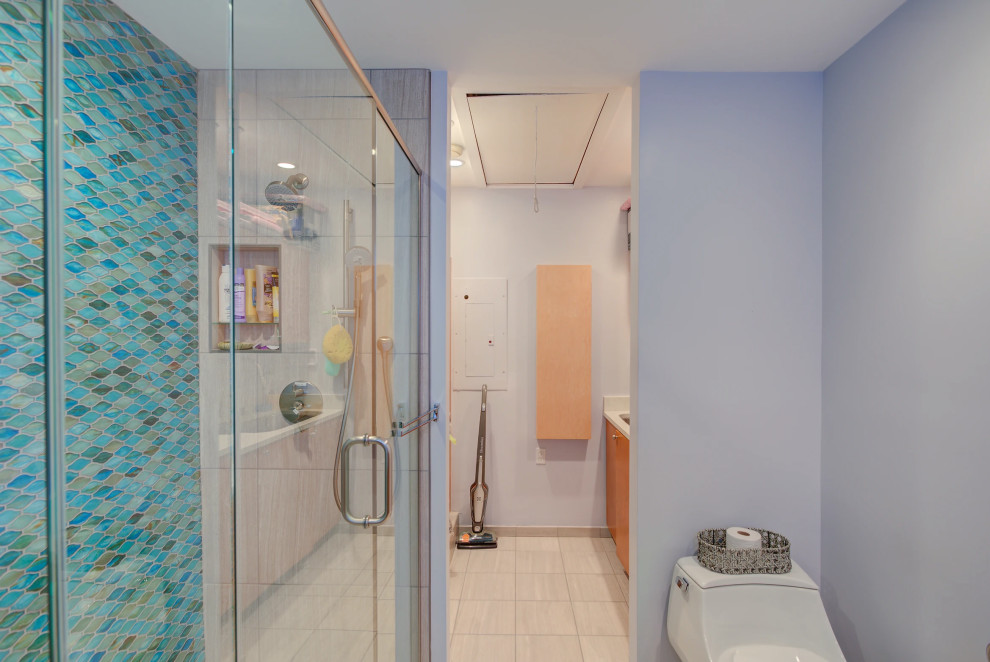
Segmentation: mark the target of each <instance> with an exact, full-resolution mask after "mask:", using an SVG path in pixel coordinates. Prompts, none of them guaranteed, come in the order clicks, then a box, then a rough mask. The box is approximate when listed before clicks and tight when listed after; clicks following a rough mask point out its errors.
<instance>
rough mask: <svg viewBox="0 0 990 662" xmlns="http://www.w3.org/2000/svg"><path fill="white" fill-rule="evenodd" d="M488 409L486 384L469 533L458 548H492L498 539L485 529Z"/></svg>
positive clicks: (460, 540) (463, 536) (484, 386)
mask: <svg viewBox="0 0 990 662" xmlns="http://www.w3.org/2000/svg"><path fill="white" fill-rule="evenodd" d="M487 409H488V385H487V384H485V385H483V386H482V387H481V422H480V424H479V425H478V456H477V458H475V464H474V483H472V484H471V533H464V534H463V535H461V537H460V539H458V541H457V547H458V549H493V548H495V547H498V540H496V538H495V535H494V534H492V533H491V532H488V531H485V509H486V508H487V507H488V485H486V484H485V435H486V433H487V429H486V428H487V419H486V414H487V411H486V410H487Z"/></svg>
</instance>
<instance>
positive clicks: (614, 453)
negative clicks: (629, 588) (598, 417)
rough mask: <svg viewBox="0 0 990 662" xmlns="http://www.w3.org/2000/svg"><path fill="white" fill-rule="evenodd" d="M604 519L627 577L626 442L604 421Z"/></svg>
mask: <svg viewBox="0 0 990 662" xmlns="http://www.w3.org/2000/svg"><path fill="white" fill-rule="evenodd" d="M605 519H606V522H607V523H608V530H609V533H611V534H612V540H614V541H615V553H616V555H617V556H618V557H619V560H620V561H621V562H622V567H623V568H625V569H626V574H629V439H627V438H626V436H625V435H623V434H622V433H621V432H619V430H618V429H616V427H615V426H614V425H612V424H611V423H610V422H608V421H606V422H605Z"/></svg>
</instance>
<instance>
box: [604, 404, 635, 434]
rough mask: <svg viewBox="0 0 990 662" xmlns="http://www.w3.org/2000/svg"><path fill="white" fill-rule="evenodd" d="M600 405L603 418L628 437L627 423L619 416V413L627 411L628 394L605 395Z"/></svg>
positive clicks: (626, 412)
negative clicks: (601, 405) (602, 403)
mask: <svg viewBox="0 0 990 662" xmlns="http://www.w3.org/2000/svg"><path fill="white" fill-rule="evenodd" d="M604 401H605V402H604V406H603V407H602V411H603V414H604V416H605V420H606V421H608V422H609V423H611V424H612V425H614V426H615V429H616V430H618V431H619V432H621V433H622V434H624V435H625V436H626V439H629V424H628V423H626V422H625V421H624V420H622V419H621V418H619V415H620V414H628V413H629V396H628V395H606V396H605V398H604Z"/></svg>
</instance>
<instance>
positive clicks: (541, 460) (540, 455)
mask: <svg viewBox="0 0 990 662" xmlns="http://www.w3.org/2000/svg"><path fill="white" fill-rule="evenodd" d="M536 463H537V464H546V463H547V449H545V448H537V449H536Z"/></svg>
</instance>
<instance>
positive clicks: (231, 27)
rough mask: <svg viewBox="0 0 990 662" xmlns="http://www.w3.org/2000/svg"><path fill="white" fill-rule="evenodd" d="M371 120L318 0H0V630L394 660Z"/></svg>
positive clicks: (416, 468)
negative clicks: (233, 0)
mask: <svg viewBox="0 0 990 662" xmlns="http://www.w3.org/2000/svg"><path fill="white" fill-rule="evenodd" d="M393 131H394V126H393V125H392V123H391V121H390V120H389V119H388V117H387V115H386V114H384V110H383V108H382V107H381V104H380V103H379V102H378V100H377V98H376V97H375V95H374V93H373V92H372V91H371V88H370V86H369V85H368V83H367V80H366V79H365V78H364V76H363V74H361V73H360V70H359V69H357V67H356V64H355V63H354V61H353V58H352V57H351V56H350V54H349V53H348V51H347V50H346V47H345V46H344V45H343V44H342V42H340V41H339V35H338V34H337V33H336V28H334V27H333V26H332V23H330V22H329V20H328V17H327V15H326V11H325V9H324V8H323V6H322V5H321V4H320V3H319V1H318V0H311V1H310V0H292V1H291V2H286V3H280V4H279V3H264V2H256V1H254V0H245V1H244V2H242V1H241V0H238V1H237V2H236V3H231V2H227V1H224V0H201V1H200V2H191V3H160V2H151V1H150V0H116V1H111V0H39V1H32V0H0V257H2V267H3V279H2V281H0V313H2V315H0V375H2V377H3V384H2V386H0V395H2V396H3V400H2V403H0V559H2V561H3V563H2V566H3V569H2V571H3V574H2V580H0V658H2V659H12V660H13V659H17V660H21V659H23V660H39V659H53V660H58V661H59V662H61V661H63V660H70V659H71V660H97V659H107V660H109V659H114V660H117V659H120V660H123V659H156V660H157V659H161V660H185V659H189V660H210V661H213V660H217V661H219V660H224V661H226V660H258V661H264V662H268V661H276V662H280V661H282V660H301V661H305V660H314V661H315V660H321V661H324V660H346V661H348V662H350V661H362V660H369V661H376V662H377V661H382V662H390V661H392V660H418V659H420V649H421V642H420V629H421V623H420V618H421V609H420V600H421V594H420V588H419V586H420V584H421V581H420V575H421V568H420V558H419V550H420V541H421V539H425V532H424V534H421V532H420V522H419V517H418V513H419V512H420V508H419V502H420V485H421V480H420V476H421V472H420V469H421V468H423V469H425V466H426V465H425V463H424V462H423V461H422V457H423V456H424V455H425V448H424V446H423V445H422V444H421V443H420V432H419V431H417V430H416V429H415V425H416V423H415V421H417V420H419V421H429V420H430V416H429V415H427V416H426V417H424V418H418V417H419V415H420V414H421V413H423V411H424V410H425V407H424V402H423V401H422V400H423V398H422V397H421V395H422V393H423V392H425V389H422V390H421V388H420V385H421V377H420V376H421V374H423V370H422V365H424V363H423V362H424V360H425V358H424V357H423V355H422V354H421V353H420V347H421V344H422V343H421V330H420V324H421V320H422V317H421V315H420V312H419V311H420V290H421V287H420V286H421V283H420V270H421V256H420V247H421V242H420V237H419V234H420V211H419V209H420V207H419V204H420V200H419V193H420V175H419V170H418V168H417V167H416V165H415V164H414V163H413V162H412V160H411V158H410V157H409V156H408V155H407V153H406V151H405V150H404V148H403V145H402V144H401V141H400V140H397V139H396V137H395V135H394V133H393ZM423 489H424V490H425V485H424V486H423Z"/></svg>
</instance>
